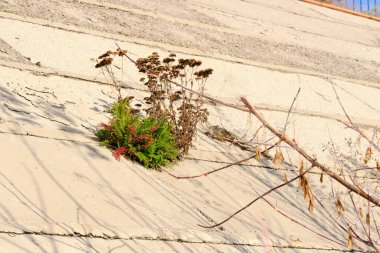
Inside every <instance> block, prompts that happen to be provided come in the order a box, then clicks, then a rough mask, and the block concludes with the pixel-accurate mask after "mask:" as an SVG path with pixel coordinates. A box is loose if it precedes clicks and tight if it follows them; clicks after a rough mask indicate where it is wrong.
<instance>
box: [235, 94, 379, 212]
mask: <svg viewBox="0 0 380 253" xmlns="http://www.w3.org/2000/svg"><path fill="white" fill-rule="evenodd" d="M241 100H242V101H243V103H244V104H245V105H246V106H247V108H248V109H249V110H250V112H251V113H252V114H253V115H255V116H256V118H257V119H258V120H259V121H261V123H262V124H263V125H264V126H265V127H266V128H267V129H268V130H270V131H271V132H272V133H273V134H274V135H276V136H277V137H278V138H280V140H283V141H284V142H285V143H287V144H288V145H289V146H291V147H292V148H294V149H295V150H296V151H297V152H298V153H299V154H301V155H302V156H303V157H304V158H305V159H306V160H308V161H309V162H310V163H311V164H312V165H313V166H315V167H317V168H319V169H320V170H322V171H323V172H324V173H326V174H327V175H329V176H330V177H331V178H333V179H334V180H335V181H337V182H338V183H340V184H341V185H343V186H344V187H346V188H347V189H349V190H351V191H353V192H355V193H356V194H358V195H360V196H361V197H363V198H365V199H367V200H369V201H370V202H371V203H373V204H375V205H376V206H380V199H378V198H377V197H374V196H371V195H370V194H368V193H366V192H365V191H363V189H361V188H359V187H358V186H356V185H352V184H350V183H349V182H347V181H346V180H344V179H343V178H341V177H340V176H338V175H337V174H335V173H334V172H333V171H332V170H330V169H329V168H328V167H327V166H325V165H323V164H321V163H320V162H319V161H318V160H317V159H315V158H313V157H311V156H310V155H309V154H308V153H306V152H305V151H304V150H303V149H301V148H300V147H299V146H298V144H297V143H296V142H295V140H291V139H290V138H288V137H287V136H286V135H285V134H283V133H280V132H279V131H277V130H276V129H274V128H273V127H272V126H271V125H269V123H268V122H267V121H266V120H265V119H264V118H263V117H262V116H261V115H260V114H259V113H258V112H257V111H256V110H255V109H253V107H252V106H251V104H250V103H249V102H248V101H247V99H246V98H243V97H242V98H241Z"/></svg>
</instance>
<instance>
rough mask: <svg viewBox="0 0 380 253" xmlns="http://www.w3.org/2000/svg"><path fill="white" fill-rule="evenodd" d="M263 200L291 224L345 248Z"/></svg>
mask: <svg viewBox="0 0 380 253" xmlns="http://www.w3.org/2000/svg"><path fill="white" fill-rule="evenodd" d="M253 190H254V191H255V192H256V193H257V191H256V190H255V189H253ZM257 194H258V193H257ZM263 200H264V201H265V202H267V204H268V205H269V206H270V207H272V208H273V210H275V211H276V212H278V213H279V214H281V215H282V216H284V217H285V218H287V219H289V220H290V221H292V222H294V223H296V224H298V225H300V226H302V227H304V228H305V229H307V230H309V231H310V232H312V233H314V234H316V235H318V236H320V237H322V238H325V239H327V240H329V241H331V242H334V243H336V244H339V245H341V246H346V245H345V244H343V243H341V242H338V241H335V240H334V239H332V238H330V237H328V236H326V235H323V234H321V233H319V232H317V231H314V230H313V229H311V228H309V227H308V226H307V225H305V224H302V223H301V222H299V221H298V220H297V219H294V218H292V217H290V216H289V215H288V214H286V213H284V212H282V211H281V210H279V209H278V208H277V207H275V206H274V205H273V204H272V203H271V202H269V201H268V200H267V199H266V198H264V197H263Z"/></svg>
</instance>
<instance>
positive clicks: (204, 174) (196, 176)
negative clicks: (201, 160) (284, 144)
mask: <svg viewBox="0 0 380 253" xmlns="http://www.w3.org/2000/svg"><path fill="white" fill-rule="evenodd" d="M279 143H280V141H278V142H276V143H275V144H273V145H272V146H270V147H269V148H268V149H267V150H266V151H269V150H271V149H272V148H274V147H276V146H277V145H278V144H279ZM266 151H265V150H264V151H262V152H261V154H262V155H264V154H265V152H266ZM255 157H256V154H254V155H252V156H250V157H248V158H245V159H243V160H240V161H237V162H234V163H231V164H228V165H226V166H223V167H221V168H218V169H215V170H211V171H208V172H205V173H202V174H198V175H194V176H177V175H174V174H172V173H170V172H168V171H166V170H165V172H166V173H167V174H168V175H170V176H172V177H174V178H175V179H192V178H198V177H205V176H208V175H210V174H213V173H215V172H218V171H221V170H224V169H227V168H229V167H232V166H234V165H238V164H241V163H243V162H246V161H249V160H251V159H253V158H255Z"/></svg>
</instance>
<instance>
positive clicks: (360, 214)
mask: <svg viewBox="0 0 380 253" xmlns="http://www.w3.org/2000/svg"><path fill="white" fill-rule="evenodd" d="M359 216H360V218H361V219H363V216H364V215H363V208H361V207H359Z"/></svg>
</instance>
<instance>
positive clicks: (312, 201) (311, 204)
mask: <svg viewBox="0 0 380 253" xmlns="http://www.w3.org/2000/svg"><path fill="white" fill-rule="evenodd" d="M308 196H309V211H310V212H312V211H313V209H314V196H313V193H312V192H311V190H310V188H309V194H308Z"/></svg>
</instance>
